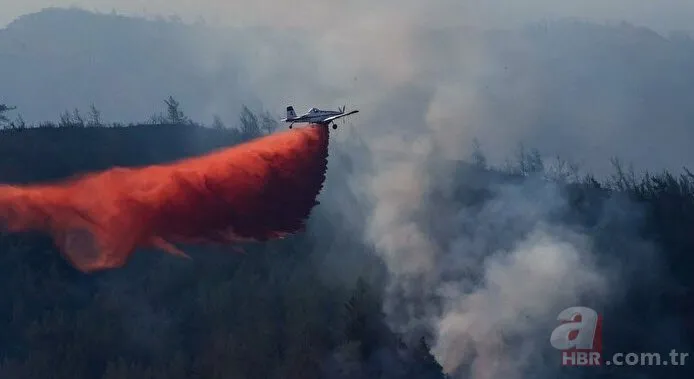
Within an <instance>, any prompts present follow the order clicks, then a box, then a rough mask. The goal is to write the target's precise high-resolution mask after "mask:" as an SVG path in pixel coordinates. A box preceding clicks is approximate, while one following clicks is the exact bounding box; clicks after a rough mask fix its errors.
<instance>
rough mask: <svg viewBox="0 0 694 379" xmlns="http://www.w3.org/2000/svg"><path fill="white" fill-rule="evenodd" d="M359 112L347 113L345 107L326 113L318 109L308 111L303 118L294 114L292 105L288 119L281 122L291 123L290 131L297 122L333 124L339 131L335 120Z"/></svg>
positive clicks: (288, 111)
mask: <svg viewBox="0 0 694 379" xmlns="http://www.w3.org/2000/svg"><path fill="white" fill-rule="evenodd" d="M358 112H359V110H356V109H355V110H353V111H349V112H347V113H345V106H343V107H342V108H339V107H338V108H337V111H324V110H320V109H318V108H311V109H309V110H308V112H306V113H304V114H302V115H301V116H297V115H296V112H294V107H293V106H291V105H290V106H288V107H287V117H286V118H283V119H282V120H281V121H284V122H289V123H290V124H289V129H291V128H292V126H293V125H294V123H297V122H298V123H302V122H305V123H309V124H318V125H325V126H327V125H330V123H331V122H332V123H333V129H337V124H336V123H335V120H337V119H338V118H342V117H345V116H349V115H351V114H355V113H358Z"/></svg>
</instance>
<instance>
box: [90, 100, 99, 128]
mask: <svg viewBox="0 0 694 379" xmlns="http://www.w3.org/2000/svg"><path fill="white" fill-rule="evenodd" d="M87 120H88V121H87V126H90V127H98V126H101V125H102V124H101V112H100V111H99V110H98V109H96V107H95V106H94V104H92V105H90V106H89V115H88V119H87Z"/></svg>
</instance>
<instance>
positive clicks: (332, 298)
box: [0, 124, 694, 379]
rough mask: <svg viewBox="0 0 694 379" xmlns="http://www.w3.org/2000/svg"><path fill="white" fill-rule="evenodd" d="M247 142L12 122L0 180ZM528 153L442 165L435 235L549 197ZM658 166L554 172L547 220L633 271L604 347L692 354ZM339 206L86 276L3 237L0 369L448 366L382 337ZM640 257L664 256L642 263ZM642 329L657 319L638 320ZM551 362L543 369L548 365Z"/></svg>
mask: <svg viewBox="0 0 694 379" xmlns="http://www.w3.org/2000/svg"><path fill="white" fill-rule="evenodd" d="M251 125H252V124H251ZM255 125H256V127H255V132H251V133H250V134H251V135H252V134H254V135H256V136H257V135H260V134H261V133H262V131H261V130H260V128H258V127H257V124H255ZM253 129H254V127H253V126H250V127H248V128H246V130H247V131H249V130H253ZM246 138H253V137H252V136H248V137H246ZM243 139H244V137H242V133H241V132H240V131H238V130H235V129H213V128H207V127H203V126H199V125H195V124H145V125H132V126H129V127H74V126H72V127H71V126H67V127H43V128H28V129H6V130H3V131H2V132H0V144H1V146H2V149H0V162H2V166H1V167H2V171H1V175H2V177H3V181H18V182H27V181H29V182H33V181H45V180H55V179H58V178H60V177H64V176H68V175H71V174H74V173H78V172H84V171H88V170H93V169H100V168H105V167H109V166H112V165H134V166H136V165H144V164H150V163H158V162H166V161H171V160H175V159H178V158H181V157H185V156H190V155H195V154H199V153H202V152H204V151H209V150H212V149H215V148H218V147H220V146H228V145H233V144H235V143H239V142H240V141H242V140H243ZM191 141H194V143H191ZM27 146H31V148H26V147H27ZM526 158H527V161H519V162H518V165H517V166H516V168H515V169H513V170H512V171H500V170H497V169H487V168H484V167H483V166H480V163H479V162H478V163H463V162H461V163H460V164H458V165H457V168H456V169H455V170H454V171H452V172H449V173H448V174H447V175H452V176H451V177H450V179H452V180H453V182H452V183H453V184H452V186H453V187H451V188H452V189H453V192H450V191H443V192H441V191H439V190H436V189H435V188H436V187H434V190H433V192H431V193H430V194H429V195H428V196H429V199H430V200H429V202H430V204H429V206H428V207H427V209H428V211H429V212H436V213H435V214H436V216H435V217H434V215H433V214H432V215H430V216H429V217H426V216H425V219H429V220H431V224H429V226H428V228H431V232H432V236H435V238H436V240H437V241H438V243H440V244H442V246H445V245H447V244H450V243H453V240H451V238H453V237H454V236H455V234H457V233H458V231H455V230H454V229H451V227H452V226H453V225H445V224H440V223H439V222H437V219H439V220H446V219H447V215H446V214H447V213H449V212H451V211H454V210H455V212H460V211H463V210H464V211H465V212H469V213H470V214H471V215H476V216H472V217H475V218H476V219H478V220H480V222H487V221H483V220H485V219H486V218H487V217H489V216H488V215H486V211H485V208H487V207H489V206H491V205H492V204H494V202H495V201H499V200H495V198H496V197H497V196H498V195H497V193H498V191H499V188H502V187H504V186H505V187H508V188H516V189H517V190H519V191H524V192H527V191H530V192H527V195H528V196H530V198H529V199H532V198H534V197H535V196H540V197H542V196H543V195H542V193H543V191H546V190H542V188H543V187H545V186H548V185H551V184H549V183H548V182H545V183H547V184H538V182H537V181H536V179H535V178H536V177H537V175H539V174H541V173H542V170H543V169H542V167H541V164H540V165H538V161H537V160H536V159H534V158H533V156H532V155H528V156H527V157H525V158H523V159H526ZM668 175H669V174H664V175H661V176H656V177H653V178H650V179H649V178H646V179H643V181H642V182H640V181H638V180H637V181H633V182H632V181H630V179H629V178H630V177H629V176H628V175H626V174H622V176H618V177H617V178H619V179H620V180H617V181H614V182H613V183H612V184H611V185H609V186H608V185H604V184H599V183H598V182H596V181H594V180H592V179H586V180H584V181H582V182H581V183H576V184H561V183H562V182H557V184H560V185H561V188H562V189H561V193H563V195H562V197H564V198H565V199H566V201H567V207H566V208H561V210H557V211H552V213H551V215H548V216H547V217H550V218H549V219H551V220H553V221H552V222H553V223H555V225H564V226H565V227H570V228H572V229H575V230H580V231H581V232H582V233H586V235H588V236H590V238H591V239H593V240H594V243H595V247H594V249H595V251H596V252H597V256H596V257H597V259H598V261H600V262H602V264H604V265H606V266H610V267H615V265H617V267H622V270H624V272H625V273H627V274H628V275H635V276H638V277H640V278H641V279H639V280H631V279H629V280H627V281H626V282H623V283H621V284H620V287H619V288H618V289H616V292H618V293H620V294H621V295H620V296H619V297H618V298H619V300H617V299H614V298H613V299H612V300H610V301H608V302H607V303H603V304H602V305H601V307H602V308H601V309H604V310H605V312H606V313H608V314H609V319H607V320H606V329H605V330H606V335H605V337H604V338H605V340H606V341H609V344H610V345H609V346H610V349H613V350H624V351H631V350H634V349H636V350H638V349H639V347H644V346H645V347H650V348H651V349H654V348H656V347H658V346H664V347H667V348H668V349H670V348H677V349H678V350H680V351H687V349H690V348H691V341H692V337H694V328H691V325H692V324H691V321H690V320H691V317H693V316H694V308H693V307H691V305H690V304H691V302H692V296H691V295H690V291H689V290H688V288H691V286H692V285H693V284H694V283H693V282H692V279H691V275H689V271H690V270H691V268H692V263H693V261H692V259H691V257H690V252H691V251H692V249H693V248H694V239H692V237H691V233H690V230H691V229H692V228H693V227H694V216H693V215H694V212H692V211H693V210H694V178H692V177H691V176H689V177H687V176H684V177H682V178H681V179H677V178H674V177H670V176H668ZM538 185H539V187H538ZM500 186H501V187H500ZM547 188H549V187H547ZM327 190H328V191H329V190H330V185H328V189H327ZM513 191H516V190H515V189H514V190H513ZM328 196H329V195H328ZM514 196H518V195H514ZM504 201H505V200H504ZM518 201H520V203H523V202H524V201H528V200H523V199H522V197H521V198H517V197H516V202H518ZM620 204H621V205H620ZM509 205H511V204H509ZM513 206H514V207H515V206H521V207H522V204H521V205H518V204H516V205H513ZM437 209H438V211H436V210H437ZM336 211H337V210H336V209H328V208H325V206H323V207H321V206H319V207H318V208H317V209H316V213H315V214H314V215H313V216H312V223H311V226H310V228H309V232H308V233H307V234H306V235H299V236H296V237H294V238H290V239H288V240H286V241H280V242H272V243H268V244H262V245H254V246H250V247H249V249H248V254H247V255H238V254H236V253H232V252H229V251H225V249H201V248H194V247H191V248H189V250H188V251H190V252H191V254H192V255H193V257H194V261H193V262H189V261H180V260H177V259H176V258H173V257H169V256H164V255H163V254H160V253H151V252H140V253H139V254H138V255H137V256H136V257H135V259H133V260H132V262H131V263H130V264H129V265H128V266H126V267H125V268H124V269H122V270H116V271H111V272H105V273H100V274H96V275H82V274H80V273H78V272H77V271H75V270H74V269H73V268H72V267H70V266H69V265H68V264H67V263H66V262H65V261H63V260H62V258H61V257H60V256H59V253H58V252H57V250H56V249H55V248H54V247H53V246H52V244H51V242H50V240H49V239H47V238H46V237H45V236H42V235H38V234H36V235H34V234H29V235H7V236H4V237H2V238H0V246H2V251H3V254H2V257H1V259H2V261H3V262H2V263H3V264H2V267H3V269H2V271H3V275H2V276H1V277H2V279H1V282H2V287H3V288H6V289H8V292H7V293H8V296H5V297H3V299H4V300H2V301H1V302H0V320H3V321H2V322H1V323H0V335H3V336H4V337H3V341H6V342H4V343H2V344H0V355H1V356H2V357H3V358H2V359H3V363H2V365H0V377H3V378H4V377H12V378H15V377H16V378H20V377H21V378H46V377H52V376H51V375H55V376H56V377H61V378H64V377H71V378H103V379H107V378H108V379H116V378H132V377H152V378H167V379H171V378H191V377H205V378H212V377H228V376H229V375H231V376H234V377H253V378H260V377H263V378H272V377H278V378H279V377H281V378H356V377H359V378H377V377H379V378H383V377H388V378H427V377H431V378H435V377H442V374H441V367H440V366H439V364H437V363H436V361H435V360H434V358H433V357H432V355H431V354H430V353H429V346H427V345H426V344H425V343H424V342H423V341H424V340H421V342H417V341H418V340H417V339H416V338H415V339H414V340H411V339H410V338H412V337H413V336H412V335H407V336H405V335H403V336H400V337H398V336H397V335H396V334H393V332H391V331H390V328H389V327H388V322H387V320H386V318H385V316H384V315H383V314H382V307H383V304H384V303H383V301H384V300H383V296H384V294H383V292H382V289H383V288H384V287H383V286H384V283H385V282H384V281H385V280H386V276H385V275H386V273H385V271H384V267H383V266H382V264H381V263H380V262H379V260H378V259H377V258H376V257H375V256H373V255H372V254H371V252H370V248H369V247H368V246H366V245H364V244H362V243H361V242H359V239H358V238H355V237H356V236H352V237H350V236H342V237H339V235H340V234H341V233H340V230H344V228H342V226H344V223H345V222H347V220H342V221H341V217H342V216H341V215H340V214H339V213H336ZM625 211H626V212H627V213H624V212H625ZM635 214H640V215H641V216H640V217H635V216H634V215H635ZM328 215H330V216H329V217H328ZM518 216H520V214H518ZM514 217H516V216H514ZM533 217H534V216H533ZM543 217H545V216H543ZM514 220H516V221H514ZM533 220H534V218H531V219H526V220H525V222H524V223H521V224H518V223H517V219H515V218H510V219H507V220H505V221H494V223H496V222H502V224H500V225H496V226H493V227H494V228H496V227H500V226H501V225H503V223H508V222H511V223H512V224H509V225H515V226H514V227H513V229H514V231H504V232H500V234H499V235H498V236H499V238H497V239H494V240H493V241H494V242H492V240H489V241H488V242H487V243H491V245H489V246H487V248H488V249H489V251H494V250H497V249H499V248H504V247H503V246H506V245H508V244H509V243H510V244H513V242H512V241H514V240H516V239H517V238H521V236H522V235H524V234H525V233H528V232H529V231H530V230H531V229H532V228H533V223H534V222H535V221H533ZM491 225H494V224H490V226H491ZM521 225H523V226H521ZM460 227H462V228H463V229H464V228H466V227H465V226H460ZM451 233H453V234H451ZM511 236H513V237H511ZM345 237H346V238H345ZM455 238H459V237H455ZM338 240H342V243H340V244H337V241H338ZM651 244H654V245H653V246H654V247H645V246H651ZM494 246H496V247H494ZM509 246H510V245H509ZM634 249H636V250H634ZM644 249H645V250H644ZM647 251H651V252H657V255H658V256H657V257H651V259H655V260H652V261H650V262H651V263H649V264H647V265H646V266H643V265H641V264H637V263H636V262H643V260H644V259H646V258H644V257H645V256H646V255H647V254H646V255H644V254H645V252H647ZM345 255H348V256H349V259H350V260H351V261H352V262H353V263H352V264H355V263H354V262H358V263H356V265H357V266H360V267H361V269H358V270H355V271H353V272H351V274H347V273H345V272H342V274H341V275H342V278H341V279H336V278H337V276H333V275H332V274H331V270H333V269H334V268H331V267H335V266H334V265H335V264H336V262H332V263H331V262H330V261H331V260H335V259H336V258H335V257H339V256H345ZM630 256H632V258H630ZM339 259H342V258H339ZM630 259H634V260H633V261H631V263H629V262H630ZM656 262H657V263H656ZM538 263H539V262H538ZM338 267H339V266H338ZM342 267H343V268H344V266H342ZM345 274H347V275H345ZM10 289H11V292H10ZM590 303H591V304H596V305H597V304H600V301H598V300H597V299H594V300H591V301H590ZM646 324H648V325H652V326H653V328H652V329H649V330H647V331H644V333H633V332H632V331H633V330H634V328H637V329H638V328H642V326H643V325H646ZM639 330H641V329H639ZM423 332H424V334H423V336H424V337H426V336H427V335H429V332H426V331H423ZM668 336H671V337H668ZM674 336H679V338H675V337H674ZM430 337H431V336H430V335H429V337H426V338H430ZM526 337H527V336H526ZM543 338H544V337H543ZM543 340H544V339H543ZM403 343H405V345H403ZM420 344H421V345H420ZM408 346H409V347H408ZM509 348H510V347H509ZM551 366H552V365H549V366H546V365H543V366H541V367H544V368H542V370H549V371H548V372H552V371H554V370H553V369H552V368H551ZM461 369H462V368H461ZM537 369H540V367H535V370H537ZM638 370H639V371H630V369H629V368H623V374H619V375H617V374H614V375H616V376H611V375H608V374H607V373H608V372H607V371H606V372H605V375H606V376H605V377H628V376H629V375H630V374H629V373H635V372H643V370H644V369H643V368H638ZM656 370H660V371H655V372H660V374H659V377H668V376H660V375H661V374H666V373H667V371H663V370H664V369H663V368H656ZM678 370H680V371H676V372H675V371H673V376H672V377H682V376H679V375H681V373H682V372H683V370H685V368H679V369H678ZM555 374H556V373H555ZM675 374H677V375H675ZM621 375H626V376H621Z"/></svg>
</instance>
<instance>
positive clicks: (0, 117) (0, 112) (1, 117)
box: [0, 104, 17, 125]
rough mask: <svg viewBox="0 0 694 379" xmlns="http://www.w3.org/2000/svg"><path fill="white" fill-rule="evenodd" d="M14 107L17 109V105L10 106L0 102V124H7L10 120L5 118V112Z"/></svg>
mask: <svg viewBox="0 0 694 379" xmlns="http://www.w3.org/2000/svg"><path fill="white" fill-rule="evenodd" d="M15 109H17V107H11V106H9V105H7V104H0V125H3V124H7V123H8V122H9V121H10V119H8V118H7V115H6V113H7V112H9V111H13V110H15Z"/></svg>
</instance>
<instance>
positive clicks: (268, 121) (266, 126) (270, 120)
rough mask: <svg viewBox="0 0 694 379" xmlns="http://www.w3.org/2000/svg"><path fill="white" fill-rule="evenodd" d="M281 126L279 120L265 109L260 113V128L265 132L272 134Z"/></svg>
mask: <svg viewBox="0 0 694 379" xmlns="http://www.w3.org/2000/svg"><path fill="white" fill-rule="evenodd" d="M278 127H279V124H278V123H277V120H275V118H274V117H272V115H271V114H270V113H269V112H267V111H265V112H263V114H261V115H260V130H261V131H262V132H263V133H265V134H272V133H274V131H275V130H277V128H278Z"/></svg>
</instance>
